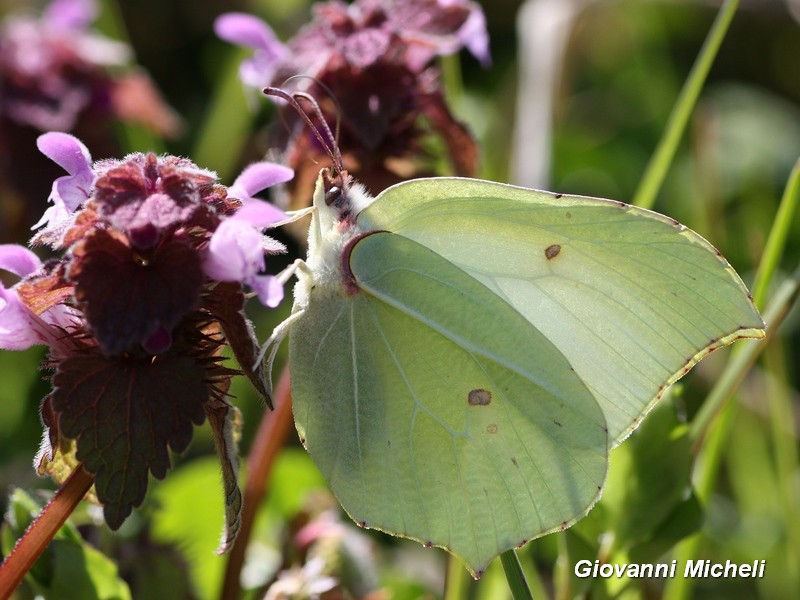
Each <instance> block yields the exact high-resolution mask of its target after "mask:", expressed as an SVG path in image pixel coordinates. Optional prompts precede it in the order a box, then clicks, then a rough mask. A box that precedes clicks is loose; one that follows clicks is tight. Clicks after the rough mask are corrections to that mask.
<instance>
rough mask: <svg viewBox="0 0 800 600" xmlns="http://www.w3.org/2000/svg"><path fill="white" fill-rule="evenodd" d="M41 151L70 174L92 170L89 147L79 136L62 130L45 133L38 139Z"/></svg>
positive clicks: (37, 145) (37, 143)
mask: <svg viewBox="0 0 800 600" xmlns="http://www.w3.org/2000/svg"><path fill="white" fill-rule="evenodd" d="M36 147H37V148H39V152H41V153H42V154H44V155H45V156H46V157H47V158H49V159H50V160H52V161H53V162H55V163H56V164H58V165H59V166H60V167H62V168H63V169H64V170H65V171H66V172H67V173H69V174H70V175H78V174H81V173H86V172H91V170H92V157H91V155H90V154H89V149H88V148H87V147H86V146H84V144H83V142H81V141H80V140H79V139H78V138H76V137H75V136H73V135H70V134H68V133H62V132H60V131H50V132H48V133H43V134H42V135H40V136H39V137H38V139H37V140H36Z"/></svg>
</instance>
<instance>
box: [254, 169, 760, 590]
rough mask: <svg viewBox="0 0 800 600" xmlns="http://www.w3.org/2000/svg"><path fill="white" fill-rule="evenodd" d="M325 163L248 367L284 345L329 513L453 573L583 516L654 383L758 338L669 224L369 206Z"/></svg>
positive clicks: (409, 195) (446, 190)
mask: <svg viewBox="0 0 800 600" xmlns="http://www.w3.org/2000/svg"><path fill="white" fill-rule="evenodd" d="M337 162H339V161H335V165H336V166H334V167H333V168H330V169H327V168H326V169H323V170H322V171H321V173H320V176H319V178H318V181H317V185H316V190H315V193H314V199H313V206H312V207H311V210H310V212H311V214H312V216H311V223H310V227H309V233H308V256H307V258H306V260H305V261H298V262H297V263H296V265H295V268H294V269H293V273H295V274H296V276H297V282H296V285H295V288H294V305H293V308H292V313H291V315H290V317H289V318H288V319H287V320H286V321H284V322H283V323H282V324H281V325H279V326H278V327H277V328H276V330H275V332H274V333H273V335H272V336H271V337H270V339H269V340H268V344H269V345H270V350H271V351H270V353H269V355H268V357H267V360H266V363H265V364H266V368H267V370H268V371H269V370H271V366H272V361H273V359H274V356H275V352H276V351H277V346H278V344H279V343H280V340H282V339H283V338H284V337H286V336H288V338H289V364H290V369H291V374H292V378H291V379H292V401H293V411H294V418H295V424H296V427H297V431H298V434H299V436H300V439H301V441H302V443H303V445H304V446H305V448H306V449H307V450H308V452H309V453H310V455H311V457H312V459H313V460H314V462H315V463H316V464H317V466H318V467H319V469H320V471H321V472H322V474H323V475H324V476H325V477H326V479H327V481H328V482H329V483H330V486H331V488H332V490H333V492H334V494H335V495H336V497H337V498H338V500H339V501H340V503H341V505H342V506H343V508H344V509H345V511H347V513H348V514H349V515H350V517H351V518H352V519H353V520H354V521H356V522H357V523H358V524H359V525H361V526H363V527H369V528H376V529H379V530H382V531H385V532H388V533H391V534H394V535H399V536H403V537H407V538H411V539H415V540H418V541H419V542H421V543H423V544H424V545H426V546H439V547H442V548H445V549H446V550H448V551H450V552H451V553H453V554H455V555H456V556H458V557H460V558H461V559H462V560H463V561H464V562H465V563H466V565H467V566H468V568H469V569H470V571H471V572H472V573H473V575H476V576H478V575H480V574H481V573H482V571H483V569H485V567H486V565H487V564H488V563H489V561H490V560H491V559H492V558H493V557H494V556H496V555H498V554H500V553H501V552H504V551H506V550H508V549H510V548H513V547H516V546H519V545H521V544H524V543H525V542H527V541H528V540H530V539H532V538H535V537H538V536H541V535H544V534H546V533H549V532H553V531H557V530H561V529H564V528H566V527H568V526H569V525H571V524H572V523H574V522H575V521H576V520H578V519H579V518H581V517H582V516H584V515H585V514H586V513H587V512H588V511H589V509H590V508H591V507H592V506H593V504H594V503H595V502H596V501H597V499H598V497H599V495H600V493H601V491H602V488H603V484H604V481H605V477H606V471H607V467H608V452H609V449H610V448H613V447H614V446H616V445H617V444H619V443H620V442H621V441H622V440H623V439H624V438H625V437H627V436H628V435H629V434H630V433H631V432H632V431H633V430H634V429H635V428H636V427H637V426H638V424H639V423H640V422H641V420H642V418H643V417H644V415H645V414H646V413H647V412H648V411H649V410H650V409H651V408H652V407H653V405H654V404H655V403H656V402H657V401H658V399H659V398H660V397H661V396H662V395H663V394H664V392H665V390H666V389H667V388H668V387H669V385H670V384H672V383H674V382H675V381H676V380H677V379H679V378H680V377H681V376H683V375H684V374H686V373H687V372H688V371H689V370H690V369H691V368H692V366H693V365H694V364H696V363H697V362H698V361H699V360H700V359H701V358H703V357H704V356H705V355H707V354H708V353H710V352H711V351H713V350H714V349H716V348H719V347H721V346H723V345H726V344H729V343H731V342H733V341H735V340H737V339H740V338H758V337H763V335H764V323H763V321H762V319H761V317H760V315H759V314H758V312H757V310H756V309H755V307H754V305H753V302H752V299H751V297H750V295H749V293H748V291H747V289H746V287H745V286H744V284H743V283H742V281H741V279H740V278H739V276H738V275H737V274H736V272H735V271H734V270H733V268H732V267H731V266H730V265H729V264H728V262H727V261H726V260H725V259H724V258H723V257H722V256H721V255H720V253H719V252H718V251H717V250H716V249H715V248H714V247H713V246H712V245H711V244H709V243H708V242H707V241H706V240H705V239H703V238H702V237H701V236H700V235H698V234H697V233H695V232H693V231H691V230H690V229H688V228H686V227H685V226H683V225H681V224H680V223H678V222H677V221H675V220H673V219H671V218H669V217H665V216H663V215H660V214H657V213H655V212H651V211H648V210H644V209H641V208H636V207H634V206H630V205H627V204H625V203H622V202H616V201H611V200H604V199H598V198H589V197H580V196H569V195H562V194H553V193H549V192H542V191H536V190H530V189H524V188H520V187H515V186H511V185H506V184H501V183H494V182H489V181H482V180H476V179H465V178H456V177H443V178H425V179H416V180H411V181H406V182H403V183H400V184H397V185H394V186H392V187H390V188H388V189H386V190H385V191H383V192H382V193H380V194H379V195H378V196H377V197H375V198H372V197H371V196H370V195H369V194H368V193H367V192H366V191H365V190H364V188H363V187H362V186H361V185H359V184H358V183H356V182H354V181H353V179H352V178H351V177H350V176H349V175H348V174H347V173H346V171H345V170H344V169H343V167H342V166H341V164H340V162H339V164H336V163H337Z"/></svg>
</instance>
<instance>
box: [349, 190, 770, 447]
mask: <svg viewBox="0 0 800 600" xmlns="http://www.w3.org/2000/svg"><path fill="white" fill-rule="evenodd" d="M358 224H359V227H361V228H363V229H365V230H371V229H374V230H387V231H391V232H394V233H396V234H397V235H400V236H403V237H407V238H408V239H412V240H415V241H416V242H418V243H420V244H422V245H424V246H426V247H427V248H430V249H431V250H432V251H433V252H434V253H436V254H437V255H439V256H441V257H442V258H444V259H446V260H447V261H449V262H451V263H452V264H453V265H455V266H457V267H459V268H460V269H462V270H463V271H464V272H465V273H467V274H469V275H470V276H472V277H473V278H474V279H475V280H477V281H479V282H481V283H482V284H483V285H485V286H486V287H487V288H488V289H490V290H491V291H492V292H494V293H495V294H496V295H497V297H498V298H500V299H502V300H504V301H505V302H507V303H508V305H510V306H512V307H513V308H514V309H515V310H516V311H518V312H519V313H520V314H521V315H522V316H523V317H524V318H525V320H526V321H528V322H529V323H530V324H531V325H533V326H534V328H535V329H536V330H538V331H539V332H541V333H542V334H543V335H544V336H545V337H546V338H547V339H548V340H550V341H551V342H552V343H553V344H554V345H555V346H556V347H557V348H558V349H559V350H560V351H561V353H563V355H564V356H565V357H566V358H567V360H568V361H569V363H570V364H571V365H572V367H573V368H574V369H575V371H576V372H577V374H578V376H579V377H580V379H581V380H582V381H583V382H584V384H585V385H586V386H587V387H588V388H589V389H590V390H591V392H592V394H593V395H594V396H595V397H596V399H597V401H598V402H599V404H600V406H601V408H602V410H603V412H604V414H605V417H606V420H607V422H608V427H609V432H610V436H611V439H612V440H613V441H614V442H618V441H621V439H623V438H624V437H625V436H626V435H627V434H628V433H630V431H631V430H632V429H633V428H635V426H636V425H637V424H638V423H639V422H640V420H641V418H642V416H643V415H644V413H645V412H646V411H647V410H648V409H649V407H650V406H651V405H652V404H653V403H654V402H655V400H657V399H658V398H659V397H660V396H661V394H662V393H663V392H664V390H665V389H666V387H667V386H668V385H669V384H670V383H672V382H673V381H675V380H676V379H677V378H679V377H680V376H681V375H683V374H684V373H685V372H686V371H688V370H689V368H691V366H692V365H693V364H695V363H696V362H697V361H698V360H699V359H700V358H702V357H703V356H704V355H705V354H707V353H708V352H710V351H711V350H713V349H715V348H717V347H719V346H721V345H724V344H727V343H730V342H731V341H733V340H735V339H738V338H740V337H761V336H763V331H762V328H763V322H762V320H761V318H760V316H759V315H758V312H757V311H756V310H755V308H754V306H753V303H752V301H751V299H750V297H749V294H748V292H747V290H746V288H745V287H744V285H743V284H742V282H741V280H740V279H739V277H738V275H736V273H735V272H734V271H733V269H732V268H731V267H730V265H728V263H727V262H726V261H725V260H724V258H722V257H721V256H720V255H719V253H718V252H717V251H716V250H715V249H714V248H713V247H712V246H711V245H710V244H709V243H708V242H706V241H705V240H704V239H703V238H702V237H700V236H699V235H697V234H696V233H694V232H692V231H691V230H688V229H686V228H685V227H683V226H681V225H680V224H678V223H677V222H675V221H673V220H671V219H668V218H666V217H663V216H661V215H658V214H656V213H653V212H650V211H646V210H642V209H638V208H635V207H632V206H629V205H626V204H623V203H621V202H613V201H608V200H600V199H594V198H582V197H575V196H560V195H554V194H549V193H545V192H536V191H533V190H526V189H522V188H516V187H513V186H508V185H502V184H496V183H491V182H485V181H477V180H465V179H456V178H442V179H425V180H415V181H411V182H407V183H403V184H400V185H397V186H394V187H392V188H389V189H388V190H386V191H385V192H384V193H383V194H381V195H380V196H378V198H376V200H375V201H374V202H373V203H372V204H371V205H370V206H369V207H368V208H367V209H366V210H364V211H363V212H362V213H361V214H360V215H359V218H358Z"/></svg>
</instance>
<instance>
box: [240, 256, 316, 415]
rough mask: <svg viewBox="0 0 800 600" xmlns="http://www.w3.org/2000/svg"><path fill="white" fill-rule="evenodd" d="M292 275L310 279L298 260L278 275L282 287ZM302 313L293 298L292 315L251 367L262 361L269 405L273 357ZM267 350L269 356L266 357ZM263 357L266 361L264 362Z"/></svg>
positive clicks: (277, 329) (301, 308) (266, 344)
mask: <svg viewBox="0 0 800 600" xmlns="http://www.w3.org/2000/svg"><path fill="white" fill-rule="evenodd" d="M293 275H298V277H299V279H304V277H303V276H308V277H311V270H310V269H309V268H308V265H307V264H306V263H305V261H303V260H301V259H299V258H298V259H297V260H295V261H294V262H293V263H292V264H291V265H289V266H288V267H286V268H285V269H284V270H283V271H281V272H280V273H278V275H277V279H278V281H279V282H280V283H281V284H282V285H284V284H286V282H287V281H289V279H291V277H292V276H293ZM304 312H305V306H304V305H300V304H299V303H298V302H297V298H295V303H294V305H293V306H292V313H291V314H290V315H289V316H288V317H287V318H286V319H285V320H284V321H282V322H281V323H279V324H278V326H277V327H275V329H273V331H272V335H270V336H269V337H268V338H267V340H266V341H265V342H264V344H263V345H262V346H261V350H260V352H259V353H258V356H257V357H256V361H255V364H254V365H253V370H255V369H257V368H258V365H259V363H261V362H262V360H263V361H264V362H263V369H264V371H265V373H266V376H267V377H266V381H267V396H268V398H269V399H270V404H271V398H272V365H273V363H274V362H275V356H276V355H277V354H278V348H280V345H281V342H282V341H283V339H284V338H285V337H286V336H287V335H288V333H289V329H290V328H291V326H292V323H294V322H295V321H296V320H297V319H299V318H300V317H301V316H302V315H303V313H304ZM268 350H269V354H268V355H267V351H268ZM265 355H266V360H264V357H265Z"/></svg>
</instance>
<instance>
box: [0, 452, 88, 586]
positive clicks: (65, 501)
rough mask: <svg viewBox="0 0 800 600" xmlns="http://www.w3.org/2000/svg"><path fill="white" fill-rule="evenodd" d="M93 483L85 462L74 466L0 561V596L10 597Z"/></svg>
mask: <svg viewBox="0 0 800 600" xmlns="http://www.w3.org/2000/svg"><path fill="white" fill-rule="evenodd" d="M93 483H94V477H93V476H92V475H90V474H89V473H87V472H86V471H85V470H84V469H83V465H78V466H77V467H75V470H74V471H72V473H71V474H70V476H69V477H68V478H67V480H66V481H65V482H64V483H63V484H62V485H61V487H60V488H59V489H58V491H57V492H56V494H55V496H53V499H52V500H50V502H48V503H47V506H45V507H44V508H43V509H42V512H41V513H40V514H39V516H38V517H36V519H35V520H34V521H33V523H31V524H30V526H29V527H28V529H27V530H26V531H25V533H24V534H23V536H22V537H21V538H20V539H19V540H18V541H17V544H16V545H15V546H14V549H13V550H12V551H11V554H9V555H8V556H7V557H6V559H5V560H4V561H3V564H2V565H0V600H7V598H10V597H11V594H12V593H13V591H14V590H15V589H16V588H17V586H18V585H19V584H20V583H21V582H22V579H23V578H24V577H25V574H26V573H27V572H28V571H29V570H30V568H31V567H32V566H33V564H34V563H35V562H36V560H37V559H38V558H39V557H40V556H41V554H42V552H44V550H45V548H47V545H48V544H49V543H50V540H52V539H53V537H54V536H55V535H56V533H57V532H58V530H59V529H60V528H61V526H62V525H63V524H64V522H65V521H66V520H67V519H68V518H69V516H70V515H71V514H72V511H73V510H75V507H76V506H78V503H79V502H80V501H81V500H82V499H83V497H84V496H85V495H86V492H88V491H89V488H91V487H92V484H93Z"/></svg>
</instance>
